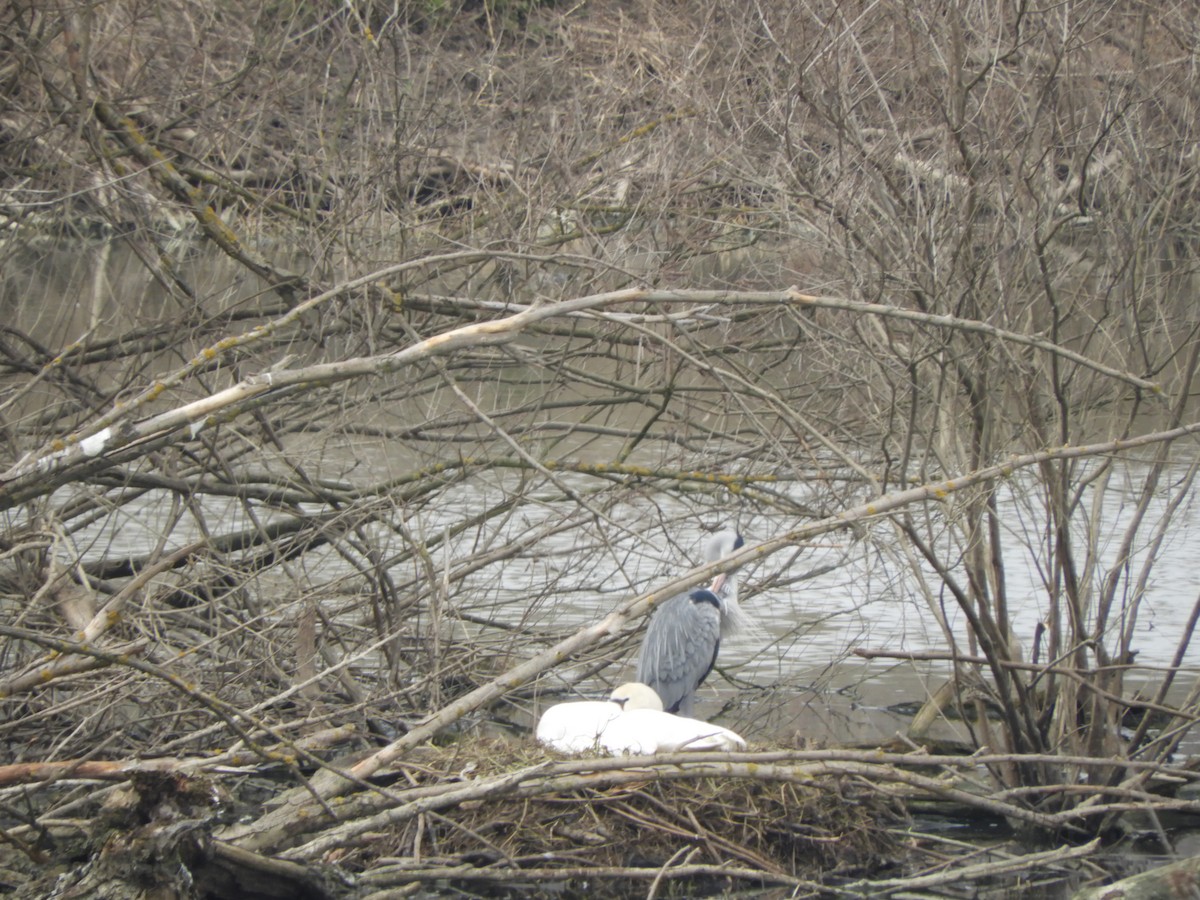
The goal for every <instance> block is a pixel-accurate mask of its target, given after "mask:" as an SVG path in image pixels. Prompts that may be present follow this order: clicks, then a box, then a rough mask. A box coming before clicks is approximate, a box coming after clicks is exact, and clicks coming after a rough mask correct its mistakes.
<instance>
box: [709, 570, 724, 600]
mask: <svg viewBox="0 0 1200 900" xmlns="http://www.w3.org/2000/svg"><path fill="white" fill-rule="evenodd" d="M728 580H729V576H728V575H726V574H725V573H724V572H722V573H721V574H720V575H718V576H717V577H716V578H714V579H713V580H712V586H711V587H710V588H709V590H710V591H712V592H713V593H714V594H716V595H717V596H718V597H720V596H721V595H722V594H724V593H725V582H726V581H728Z"/></svg>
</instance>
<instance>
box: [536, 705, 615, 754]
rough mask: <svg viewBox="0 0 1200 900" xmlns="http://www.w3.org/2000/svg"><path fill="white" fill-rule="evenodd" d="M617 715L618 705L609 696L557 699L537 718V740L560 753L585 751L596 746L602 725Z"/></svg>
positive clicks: (605, 724)
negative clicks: (557, 701) (606, 697)
mask: <svg viewBox="0 0 1200 900" xmlns="http://www.w3.org/2000/svg"><path fill="white" fill-rule="evenodd" d="M619 715H621V707H620V706H618V705H617V704H616V703H613V702H612V701H611V700H579V701H577V702H575V703H558V704H555V705H554V706H551V707H550V708H549V709H548V710H546V711H545V712H544V713H542V717H541V718H540V719H538V724H537V740H538V743H539V744H545V745H546V746H547V747H551V748H553V749H555V750H558V751H559V752H560V753H586V752H587V751H589V750H595V749H596V747H597V746H599V744H600V736H601V735H603V734H604V729H605V728H606V727H608V724H609V723H610V722H612V720H613V719H615V718H616V717H617V716H619Z"/></svg>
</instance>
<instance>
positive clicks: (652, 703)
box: [608, 681, 663, 712]
mask: <svg viewBox="0 0 1200 900" xmlns="http://www.w3.org/2000/svg"><path fill="white" fill-rule="evenodd" d="M608 699H609V700H611V701H612V702H613V703H615V704H617V705H618V706H619V707H621V709H622V710H629V709H655V710H658V711H659V712H662V708H663V705H662V700H661V699H659V696H658V694H657V693H655V691H654V688H652V687H650V685H648V684H642V683H641V682H640V681H630V682H629V683H627V684H623V685H621V686H620V687H619V688H617V689H616V690H615V691H613V692H612V696H610V697H609V698H608Z"/></svg>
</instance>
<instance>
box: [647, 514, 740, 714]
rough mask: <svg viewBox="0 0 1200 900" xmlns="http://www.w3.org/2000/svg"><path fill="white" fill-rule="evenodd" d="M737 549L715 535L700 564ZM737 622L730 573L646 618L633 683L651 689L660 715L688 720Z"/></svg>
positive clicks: (727, 533) (731, 538)
mask: <svg viewBox="0 0 1200 900" xmlns="http://www.w3.org/2000/svg"><path fill="white" fill-rule="evenodd" d="M742 544H743V541H742V536H741V535H740V534H738V533H737V532H736V531H733V530H732V529H727V530H724V531H718V532H717V533H716V534H714V535H713V536H712V537H710V538H709V539H708V540H707V541H706V542H705V545H704V561H705V562H710V563H711V562H716V561H717V560H719V559H721V558H722V557H724V556H727V555H728V554H730V553H732V552H733V551H734V550H737V549H738V548H739V547H741V546H742ZM743 619H744V614H743V613H742V611H741V608H740V607H739V606H738V601H737V573H736V572H723V573H721V574H720V575H718V576H717V577H716V578H714V579H713V581H712V584H711V585H710V587H709V588H708V589H704V588H699V589H697V590H693V591H687V592H684V593H682V594H676V595H675V596H674V597H672V598H670V599H669V600H667V601H665V602H664V603H663V604H662V606H660V607H659V608H658V609H657V610H655V611H654V614H653V615H652V616H651V617H650V624H649V625H648V626H647V628H646V636H645V638H643V639H642V649H641V652H640V653H639V655H638V665H637V676H636V678H637V680H638V681H639V682H641V683H643V684H648V685H649V686H650V687H651V688H653V689H654V691H655V692H656V693H657V694H658V696H659V697H660V698H661V699H662V706H663V709H664V710H666V711H667V712H669V713H674V712H677V713H680V714H681V715H684V716H690V715H691V714H692V707H693V705H694V702H695V697H696V689H697V688H698V687H700V685H701V684H702V683H703V681H704V679H705V678H707V677H708V673H709V672H711V671H712V667H713V664H714V663H715V662H716V661H717V651H718V650H719V649H720V646H721V638H722V637H728V636H729V635H730V634H731V633H733V632H734V631H736V630H737V629H738V628H739V627H740V626H741V624H742V621H743Z"/></svg>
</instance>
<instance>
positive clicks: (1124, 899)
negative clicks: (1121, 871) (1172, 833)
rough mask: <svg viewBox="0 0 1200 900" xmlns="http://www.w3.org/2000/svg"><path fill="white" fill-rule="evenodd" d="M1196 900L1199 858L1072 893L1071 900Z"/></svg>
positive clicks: (1199, 872) (1199, 868) (1191, 858)
mask: <svg viewBox="0 0 1200 900" xmlns="http://www.w3.org/2000/svg"><path fill="white" fill-rule="evenodd" d="M1175 897H1178V898H1181V900H1182V898H1188V897H1200V856H1193V857H1190V858H1189V859H1181V860H1180V861H1179V862H1175V863H1170V864H1169V865H1165V866H1159V867H1158V868H1156V869H1151V870H1150V871H1148V872H1142V873H1140V874H1138V875H1131V876H1130V877H1128V878H1122V879H1121V880H1120V881H1115V882H1113V883H1112V884H1109V885H1105V886H1103V887H1088V888H1084V889H1083V890H1080V891H1076V892H1075V894H1073V895H1072V897H1071V900H1171V898H1175Z"/></svg>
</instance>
